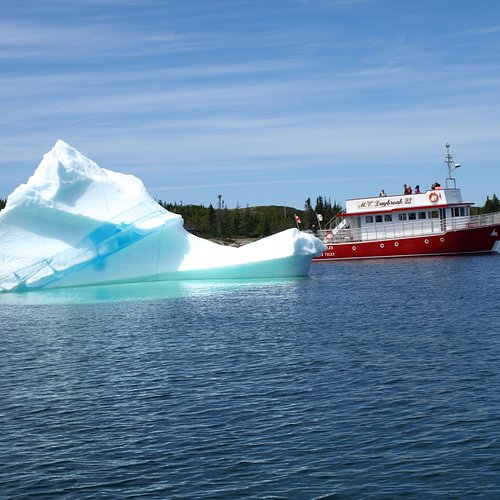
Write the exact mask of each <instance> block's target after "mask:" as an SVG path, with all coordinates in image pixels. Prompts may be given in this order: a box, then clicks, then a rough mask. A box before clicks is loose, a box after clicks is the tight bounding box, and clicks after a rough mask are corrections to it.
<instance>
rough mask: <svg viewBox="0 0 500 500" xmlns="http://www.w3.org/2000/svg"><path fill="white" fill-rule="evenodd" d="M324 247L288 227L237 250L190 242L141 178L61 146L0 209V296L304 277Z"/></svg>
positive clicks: (195, 240) (193, 239) (179, 219)
mask: <svg viewBox="0 0 500 500" xmlns="http://www.w3.org/2000/svg"><path fill="white" fill-rule="evenodd" d="M325 249H326V247H325V245H323V243H322V242H321V241H320V240H319V239H317V238H315V237H314V236H312V235H310V234H306V233H303V232H301V231H299V230H298V229H295V228H293V229H288V230H286V231H282V232H280V233H277V234H275V235H272V236H269V237H266V238H263V239H261V240H258V241H256V242H254V243H250V244H247V245H244V246H242V247H239V248H235V247H229V246H224V245H219V244H217V243H214V242H212V241H209V240H205V239H203V238H200V237H197V236H195V235H193V234H191V233H189V232H188V231H186V230H185V229H184V223H183V219H182V217H181V216H180V215H178V214H174V213H172V212H169V211H168V210H165V209H164V208H163V207H161V206H160V205H159V203H158V202H157V201H156V200H155V199H154V198H152V197H151V196H150V195H149V193H148V192H147V191H146V188H145V186H144V184H143V183H142V181H141V180H140V179H138V178H137V177H135V176H133V175H126V174H122V173H118V172H114V171H111V170H107V169H104V168H101V167H100V166H99V165H97V164H96V163H95V162H93V161H92V160H90V159H89V158H86V157H85V156H84V155H83V154H81V153H80V152H79V151H77V150H76V149H75V148H73V147H71V146H70V145H68V144H67V143H65V142H64V141H62V140H59V141H57V142H56V144H55V146H54V147H53V148H52V150H51V151H49V152H48V153H46V154H45V155H44V157H43V160H42V161H41V163H40V164H39V166H38V167H37V169H36V170H35V172H34V173H33V175H32V176H31V177H30V178H29V179H28V181H27V182H26V184H22V185H20V186H19V187H17V188H16V189H15V190H14V191H13V192H12V193H11V194H10V195H9V196H8V198H7V204H6V206H5V208H4V209H3V210H2V211H1V212H0V292H22V291H27V290H37V289H43V288H56V287H70V286H84V285H97V284H113V283H129V282H130V283H131V282H147V281H166V280H200V279H240V278H241V279H243V278H283V277H295V276H304V275H306V274H307V273H308V272H309V267H310V264H311V261H312V258H313V257H314V256H317V255H320V254H321V253H322V252H323V251H324V250H325Z"/></svg>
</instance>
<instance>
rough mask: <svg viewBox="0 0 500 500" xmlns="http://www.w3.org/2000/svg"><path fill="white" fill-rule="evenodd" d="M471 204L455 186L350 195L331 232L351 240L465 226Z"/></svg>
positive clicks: (430, 231) (401, 235) (437, 231)
mask: <svg viewBox="0 0 500 500" xmlns="http://www.w3.org/2000/svg"><path fill="white" fill-rule="evenodd" d="M471 205H472V203H464V202H463V200H462V195H461V193H460V190H459V189H456V188H451V189H449V188H445V189H442V188H439V189H433V190H429V191H426V192H425V193H419V194H399V195H391V196H377V197H373V198H356V199H351V200H347V201H346V212H345V213H343V214H340V215H339V217H341V218H342V219H343V220H342V219H340V220H339V223H338V224H337V228H336V229H337V231H333V233H334V234H336V235H338V236H341V237H344V238H347V239H349V240H351V241H352V240H357V241H365V240H378V239H386V238H404V237H412V236H421V235H425V234H435V233H442V232H443V231H446V230H449V229H459V228H461V227H467V225H468V223H469V221H470V206H471Z"/></svg>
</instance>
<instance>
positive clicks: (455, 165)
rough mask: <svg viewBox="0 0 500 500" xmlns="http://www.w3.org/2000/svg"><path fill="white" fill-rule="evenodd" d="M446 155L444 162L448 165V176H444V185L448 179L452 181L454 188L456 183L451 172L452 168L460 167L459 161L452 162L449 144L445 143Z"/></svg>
mask: <svg viewBox="0 0 500 500" xmlns="http://www.w3.org/2000/svg"><path fill="white" fill-rule="evenodd" d="M445 146H446V156H445V161H444V162H445V163H446V165H448V177H446V187H448V181H453V187H454V188H455V189H456V187H457V183H456V181H455V178H454V177H452V176H451V173H452V172H453V170H455V169H457V168H458V167H460V163H453V156H451V154H450V144H449V143H446V145H445Z"/></svg>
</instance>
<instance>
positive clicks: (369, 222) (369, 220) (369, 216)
mask: <svg viewBox="0 0 500 500" xmlns="http://www.w3.org/2000/svg"><path fill="white" fill-rule="evenodd" d="M365 221H366V223H367V224H373V215H367V216H366V218H365Z"/></svg>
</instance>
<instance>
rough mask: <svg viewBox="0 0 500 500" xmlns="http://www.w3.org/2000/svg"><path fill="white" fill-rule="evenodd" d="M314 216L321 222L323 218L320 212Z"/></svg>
mask: <svg viewBox="0 0 500 500" xmlns="http://www.w3.org/2000/svg"><path fill="white" fill-rule="evenodd" d="M316 217H317V219H318V222H321V221H322V220H323V216H322V215H321V214H316Z"/></svg>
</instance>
